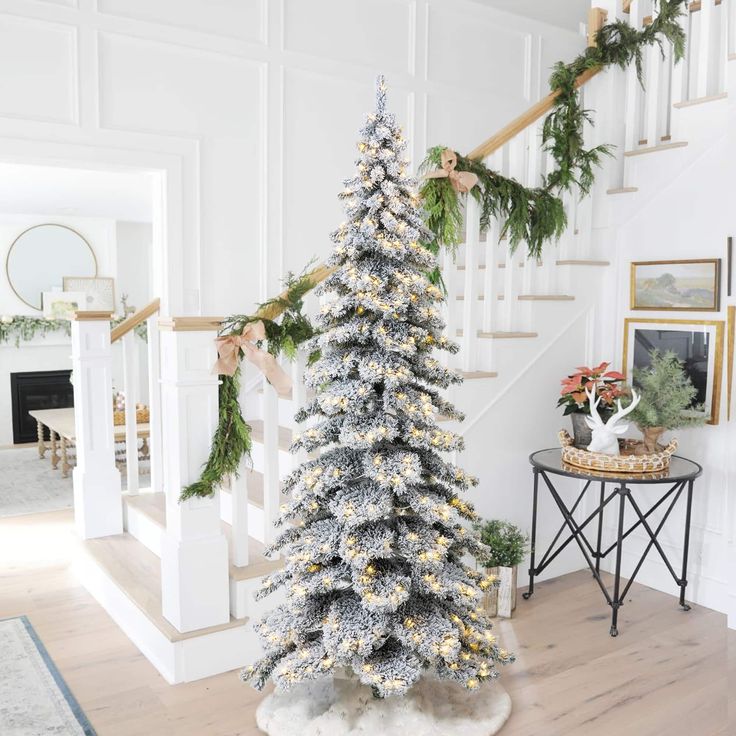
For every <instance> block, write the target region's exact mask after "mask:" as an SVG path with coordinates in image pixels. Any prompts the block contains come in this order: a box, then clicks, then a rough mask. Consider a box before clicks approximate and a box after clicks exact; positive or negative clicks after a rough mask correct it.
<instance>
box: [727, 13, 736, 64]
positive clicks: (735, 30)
mask: <svg viewBox="0 0 736 736" xmlns="http://www.w3.org/2000/svg"><path fill="white" fill-rule="evenodd" d="M725 2H726V11H727V15H728V49H727V53H728V56H729V57H731V56H734V55H736V0H725Z"/></svg>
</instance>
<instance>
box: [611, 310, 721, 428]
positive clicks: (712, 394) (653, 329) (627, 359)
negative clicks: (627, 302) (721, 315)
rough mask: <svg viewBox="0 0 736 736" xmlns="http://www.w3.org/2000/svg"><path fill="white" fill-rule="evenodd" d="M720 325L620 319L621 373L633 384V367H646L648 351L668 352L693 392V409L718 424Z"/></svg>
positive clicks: (708, 321)
mask: <svg viewBox="0 0 736 736" xmlns="http://www.w3.org/2000/svg"><path fill="white" fill-rule="evenodd" d="M723 332H724V330H723V322H722V321H720V320H702V321H700V320H692V321H691V320H679V319H672V320H668V319H637V318H634V317H632V318H629V319H626V320H624V356H623V362H622V367H623V373H624V375H625V376H626V377H627V381H629V382H631V381H633V375H634V370H635V369H636V368H647V367H648V366H649V364H650V362H651V358H650V356H651V352H652V350H655V349H656V350H658V351H659V352H660V353H666V352H672V353H675V355H677V357H678V358H679V359H680V361H681V362H682V365H683V367H684V369H685V373H686V374H687V375H688V377H689V378H690V380H691V381H692V383H693V386H695V388H696V390H697V394H696V395H695V399H694V400H693V406H694V407H699V410H700V411H702V412H703V413H704V414H705V415H706V416H707V417H708V424H718V418H719V416H718V415H719V408H720V403H721V372H722V368H723Z"/></svg>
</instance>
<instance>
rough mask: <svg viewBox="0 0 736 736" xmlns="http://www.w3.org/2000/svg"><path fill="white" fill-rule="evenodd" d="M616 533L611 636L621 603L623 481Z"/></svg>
mask: <svg viewBox="0 0 736 736" xmlns="http://www.w3.org/2000/svg"><path fill="white" fill-rule="evenodd" d="M618 493H619V499H618V535H617V537H616V574H615V577H614V580H613V600H612V601H611V608H613V612H612V614H611V631H610V634H611V636H618V609H619V608H620V607H621V606H622V605H623V604H622V603H621V599H620V598H619V591H620V589H621V556H622V551H623V541H624V512H625V510H626V497H627V496H628V494H629V489H628V488H627V487H626V484H625V483H622V484H621V487H620V488H619V489H618Z"/></svg>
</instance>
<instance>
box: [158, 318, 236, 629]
mask: <svg viewBox="0 0 736 736" xmlns="http://www.w3.org/2000/svg"><path fill="white" fill-rule="evenodd" d="M218 322H219V320H217V319H215V318H203V317H173V318H168V319H161V320H160V322H159V324H160V327H161V332H160V339H161V420H162V436H163V448H162V449H163V466H164V487H165V488H164V490H165V493H166V534H165V537H164V543H163V548H162V553H161V594H162V609H163V610H162V612H163V615H164V616H165V617H166V618H167V619H168V620H169V621H170V622H171V623H172V624H173V625H174V626H175V627H176V628H177V629H178V630H179V631H181V632H187V631H194V630H196V629H202V628H205V627H208V626H217V625H219V624H224V623H227V622H228V621H229V620H230V592H229V573H228V570H229V565H228V551H227V540H226V539H225V536H224V535H223V533H222V528H221V524H220V498H219V493H217V492H216V493H215V495H213V496H211V497H207V498H197V497H195V498H190V499H189V500H187V501H183V502H180V501H179V496H180V494H181V490H182V488H183V487H185V486H187V485H189V484H190V483H192V482H193V481H195V480H196V479H197V478H198V477H199V474H200V472H201V469H202V465H203V464H204V462H205V460H206V459H207V455H208V454H209V450H210V442H211V440H212V434H213V432H214V431H215V428H216V426H217V418H218V385H219V381H218V377H217V376H216V375H213V374H212V373H211V369H212V365H213V364H214V362H215V358H216V355H215V345H214V340H215V337H216V336H217V325H218Z"/></svg>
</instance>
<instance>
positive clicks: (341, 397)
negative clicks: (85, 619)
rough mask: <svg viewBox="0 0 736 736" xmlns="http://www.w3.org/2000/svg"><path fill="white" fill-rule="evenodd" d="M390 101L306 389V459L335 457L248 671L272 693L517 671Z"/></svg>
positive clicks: (318, 476) (360, 181)
mask: <svg viewBox="0 0 736 736" xmlns="http://www.w3.org/2000/svg"><path fill="white" fill-rule="evenodd" d="M385 106H386V88H385V84H384V81H383V79H382V78H379V80H378V91H377V108H376V112H375V113H373V114H371V115H369V116H368V120H367V123H366V125H365V127H364V128H363V130H362V131H361V134H362V135H361V140H360V142H359V144H358V149H359V152H360V154H359V157H358V161H357V165H358V170H357V173H356V175H355V176H354V177H353V178H352V179H349V180H347V181H346V182H345V189H344V191H343V192H342V193H341V195H340V197H341V198H342V199H343V200H344V203H345V210H346V213H347V217H348V220H347V222H346V223H344V224H342V225H341V226H340V227H339V229H338V230H337V231H336V232H335V233H333V235H332V239H333V240H334V242H335V243H336V247H335V249H334V251H333V254H332V256H331V263H332V264H333V265H335V266H336V267H337V268H336V271H335V272H334V273H333V274H332V275H331V276H330V277H329V278H328V280H327V281H326V282H325V284H324V285H323V290H324V291H326V292H330V293H334V294H335V295H336V298H335V299H334V300H333V301H331V302H330V303H329V304H328V305H327V306H326V307H324V308H323V310H322V314H321V318H320V319H321V327H322V333H321V335H320V336H319V337H318V338H316V344H317V345H318V346H319V348H320V349H321V351H322V355H321V358H320V360H319V361H318V362H317V363H315V364H314V365H313V366H312V367H311V368H310V369H309V370H308V373H307V378H306V381H307V384H308V385H310V386H312V387H313V388H314V389H316V391H317V394H316V398H315V399H314V401H312V402H311V403H310V404H309V406H307V407H306V408H305V409H304V410H303V411H301V412H300V415H301V416H298V417H297V418H298V419H300V420H301V421H304V420H306V419H307V418H309V417H313V418H314V419H313V423H312V425H311V426H310V428H308V429H306V430H305V431H304V432H303V433H302V434H301V435H300V436H299V437H298V438H297V439H296V441H295V443H294V449H304V450H307V451H310V452H312V451H318V450H319V451H320V454H319V456H318V458H317V459H313V460H310V461H308V462H306V463H304V464H303V465H302V466H301V467H299V468H298V469H297V470H296V471H294V472H293V473H292V474H291V475H290V476H289V477H288V479H287V480H286V481H285V484H284V492H286V493H290V494H291V496H292V499H291V501H290V503H289V504H287V505H286V507H285V508H284V509H282V515H281V518H280V520H279V523H280V525H281V526H283V527H285V531H283V532H282V533H281V534H280V536H279V538H278V539H277V541H276V543H275V545H274V546H273V549H274V550H280V551H281V552H282V554H283V557H284V568H283V569H282V570H281V571H280V572H277V573H275V574H273V575H271V576H270V578H267V579H266V580H264V584H263V589H262V591H261V593H260V594H261V595H263V594H267V593H269V592H271V591H273V590H275V589H276V588H279V587H281V586H285V588H286V603H285V604H283V605H281V606H279V607H278V608H277V609H276V610H274V611H273V612H271V613H270V614H269V615H268V616H267V617H266V618H265V619H264V620H263V621H262V622H261V623H260V624H259V625H258V626H257V630H258V632H259V634H260V637H261V639H262V641H263V644H264V647H265V654H264V656H263V657H262V658H261V660H260V661H258V662H257V663H256V664H255V665H252V666H250V667H247V668H246V669H245V670H244V671H243V677H244V679H247V680H251V681H252V682H253V683H254V685H255V686H256V687H258V688H261V687H263V686H264V685H265V683H266V682H267V680H268V679H269V677H272V678H273V680H274V681H275V683H276V685H277V687H278V688H279V689H284V688H288V687H289V686H290V685H292V684H294V683H299V682H303V681H307V680H315V679H318V678H322V677H325V676H329V675H332V674H334V673H335V672H336V671H337V672H345V671H347V672H348V673H349V672H350V670H352V672H353V673H354V674H355V675H356V676H357V677H358V678H359V679H360V681H361V682H363V683H365V684H366V685H369V686H371V687H372V688H373V692H374V694H375V695H376V696H380V697H385V696H390V695H401V694H404V693H406V692H407V691H408V690H409V689H410V688H411V686H412V685H413V684H414V683H416V682H417V680H418V679H419V678H420V677H421V676H422V673H423V672H424V671H425V670H433V671H434V672H435V673H436V675H437V676H439V677H440V678H445V679H450V680H454V681H457V682H458V683H460V684H462V685H464V686H465V687H466V688H470V689H475V688H478V687H479V685H480V683H482V682H483V681H486V680H489V679H492V678H494V677H496V676H497V671H496V664H497V663H499V662H500V663H506V662H510V661H512V659H513V657H512V656H511V655H510V654H508V653H507V652H505V651H504V650H503V649H500V648H499V646H498V643H497V641H496V638H495V636H494V635H493V633H492V632H491V624H490V622H489V620H488V619H487V618H486V616H485V615H484V614H483V612H482V610H481V608H480V602H481V598H482V595H483V590H485V589H487V588H488V587H489V586H490V585H492V584H493V580H492V579H491V578H487V577H485V576H483V575H481V574H479V573H477V572H475V571H474V570H473V569H471V568H469V567H468V566H466V565H465V564H464V563H463V561H462V559H461V558H462V556H463V554H464V553H465V552H466V551H470V552H473V551H474V550H475V551H477V544H478V543H477V541H476V540H475V538H474V537H473V535H472V533H470V532H468V531H466V527H465V526H464V524H463V522H464V521H465V520H468V521H469V520H473V519H474V518H475V514H474V512H473V509H472V507H471V506H470V505H469V504H468V503H466V502H465V501H463V500H461V498H460V497H459V496H458V493H459V492H462V491H464V490H466V489H467V488H468V487H469V486H470V485H471V484H475V482H476V480H475V479H474V478H471V477H469V476H468V475H466V474H465V473H464V472H463V471H462V470H460V469H459V468H457V467H455V466H454V465H451V464H450V463H448V462H446V461H445V460H444V459H443V457H442V456H441V454H440V452H442V451H444V452H448V451H453V450H458V449H461V447H462V440H461V438H460V437H459V436H458V435H456V434H454V433H452V432H448V431H445V430H443V429H442V428H441V427H440V426H438V423H437V419H438V415H444V416H450V417H457V418H461V417H460V416H459V415H458V413H457V412H456V411H455V409H454V408H453V407H452V405H450V404H449V403H448V402H447V401H445V400H444V399H443V398H442V397H441V395H440V392H439V390H440V389H442V388H445V387H447V386H448V385H449V384H451V383H454V382H458V381H459V380H461V379H460V378H459V377H458V376H457V375H456V374H455V373H454V372H452V371H450V370H448V369H446V368H445V367H443V366H442V365H441V364H440V363H439V362H438V361H437V360H436V359H434V358H433V357H432V356H431V353H432V351H433V349H435V348H439V349H443V350H449V351H454V350H455V349H456V347H455V346H454V345H453V344H452V343H449V342H448V341H447V340H446V339H445V337H443V336H442V330H443V328H444V324H443V321H442V318H441V316H440V311H439V306H440V302H441V300H442V294H441V293H440V291H439V290H438V289H437V288H436V287H434V286H432V285H431V284H430V283H429V282H428V280H427V279H426V277H425V273H426V272H427V271H428V270H430V269H432V268H433V267H434V265H435V263H434V258H433V256H431V254H430V253H429V252H428V251H427V250H426V249H425V248H424V247H422V245H421V244H420V241H421V240H422V238H426V237H427V234H426V230H425V228H424V226H423V222H422V215H421V211H420V208H419V200H418V198H417V196H416V194H415V184H416V183H415V182H414V181H413V180H412V179H409V178H408V177H407V176H406V174H405V173H404V171H405V166H406V162H405V161H403V160H402V152H403V150H404V148H405V143H404V141H403V140H402V136H401V130H400V128H399V126H398V125H397V123H396V120H395V117H394V115H393V114H391V113H388V112H387V111H386V107H385Z"/></svg>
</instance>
